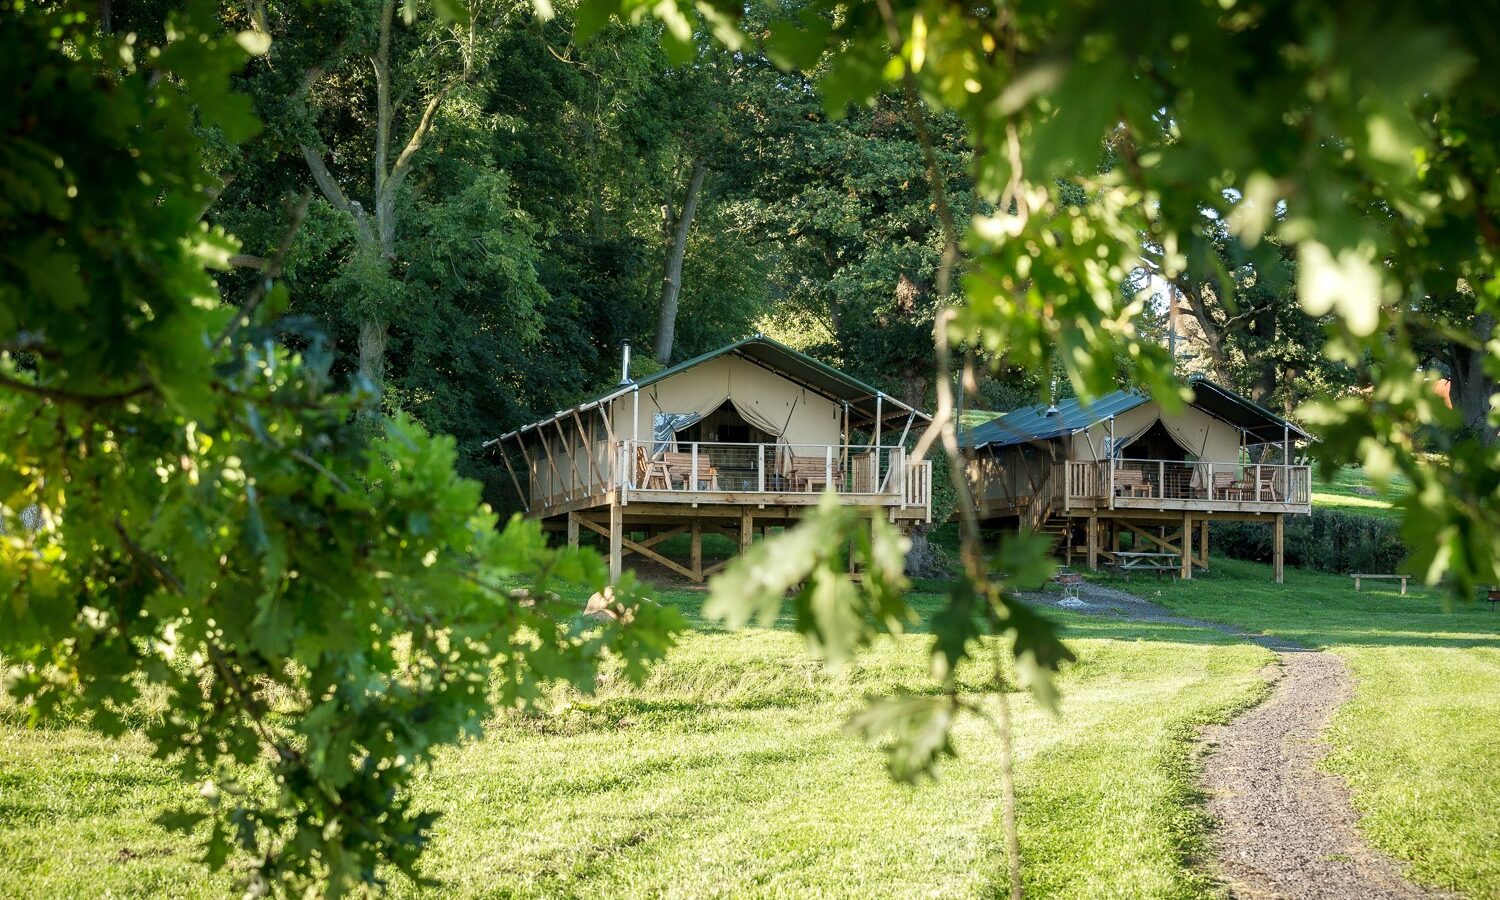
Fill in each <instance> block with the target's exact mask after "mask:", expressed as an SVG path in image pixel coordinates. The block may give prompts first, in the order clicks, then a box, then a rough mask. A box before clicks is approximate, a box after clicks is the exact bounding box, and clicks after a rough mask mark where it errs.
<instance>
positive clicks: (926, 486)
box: [901, 459, 932, 522]
mask: <svg viewBox="0 0 1500 900" xmlns="http://www.w3.org/2000/svg"><path fill="white" fill-rule="evenodd" d="M903 471H904V474H905V481H906V490H905V491H904V492H903V494H902V498H901V505H902V506H905V507H908V508H917V509H925V510H927V521H929V522H931V521H932V460H930V459H924V460H919V461H917V462H910V463H907V464H906V466H905V468H904V470H903Z"/></svg>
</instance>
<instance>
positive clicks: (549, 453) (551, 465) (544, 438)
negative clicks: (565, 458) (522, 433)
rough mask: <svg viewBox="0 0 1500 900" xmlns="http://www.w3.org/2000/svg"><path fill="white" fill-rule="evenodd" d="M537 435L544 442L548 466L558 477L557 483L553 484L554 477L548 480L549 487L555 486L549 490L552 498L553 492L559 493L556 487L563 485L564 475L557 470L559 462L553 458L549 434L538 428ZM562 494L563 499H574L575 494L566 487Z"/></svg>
mask: <svg viewBox="0 0 1500 900" xmlns="http://www.w3.org/2000/svg"><path fill="white" fill-rule="evenodd" d="M536 436H537V439H538V440H540V441H541V442H542V452H543V453H545V454H547V468H549V469H551V470H552V474H553V476H554V477H556V478H557V483H556V484H553V483H552V479H550V478H549V479H548V480H547V481H548V487H549V488H554V490H549V491H547V498H548V499H549V500H550V499H551V498H552V496H553V494H555V493H557V492H556V490H555V488H557V487H559V486H561V485H562V480H563V477H562V473H561V472H559V471H558V470H557V463H556V462H554V461H553V459H552V448H551V447H550V446H548V441H547V435H545V434H543V433H542V431H541V429H537V435H536ZM562 495H563V499H564V500H572V499H573V495H572V494H570V493H568V491H567V490H566V489H564V490H563V492H562Z"/></svg>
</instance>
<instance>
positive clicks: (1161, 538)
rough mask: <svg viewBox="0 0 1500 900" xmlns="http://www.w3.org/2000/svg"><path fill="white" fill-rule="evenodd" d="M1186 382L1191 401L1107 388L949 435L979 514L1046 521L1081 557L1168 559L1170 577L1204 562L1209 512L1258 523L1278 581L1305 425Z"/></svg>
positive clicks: (1039, 524)
mask: <svg viewBox="0 0 1500 900" xmlns="http://www.w3.org/2000/svg"><path fill="white" fill-rule="evenodd" d="M1187 389H1188V393H1189V395H1190V398H1191V399H1190V400H1188V401H1187V402H1186V403H1185V404H1178V405H1176V406H1175V408H1174V405H1173V404H1169V403H1163V402H1160V401H1158V400H1157V399H1156V398H1153V397H1151V396H1149V395H1147V394H1145V393H1142V392H1139V391H1133V390H1129V391H1116V392H1114V393H1112V394H1109V395H1107V396H1104V397H1100V398H1098V399H1096V400H1094V401H1092V402H1089V403H1084V402H1082V401H1080V400H1078V399H1076V398H1073V399H1067V400H1061V401H1058V402H1057V403H1053V404H1038V405H1035V406H1028V407H1025V408H1023V409H1018V410H1015V411H1013V412H1010V413H1007V414H1005V415H1002V416H1000V417H998V418H996V419H994V420H992V421H989V422H986V423H984V424H983V425H980V426H977V427H975V428H973V429H968V430H966V431H965V432H964V433H963V434H962V435H961V441H960V443H961V444H962V445H963V446H964V448H965V450H966V453H967V456H968V462H967V466H968V475H969V480H970V483H971V485H972V486H973V489H974V491H975V496H976V498H977V500H978V504H979V507H980V512H981V516H982V517H983V518H984V519H985V520H986V521H988V522H990V523H991V524H996V525H1002V526H1010V527H1018V528H1023V529H1028V530H1033V531H1045V532H1050V533H1052V534H1054V535H1056V536H1057V537H1058V539H1059V543H1060V544H1061V545H1062V546H1063V547H1064V552H1065V553H1066V554H1067V555H1068V556H1069V558H1071V557H1072V556H1073V554H1074V552H1075V549H1076V550H1078V551H1079V552H1081V553H1082V554H1083V555H1084V558H1085V560H1086V563H1087V565H1088V566H1089V567H1090V568H1097V567H1098V565H1099V563H1100V561H1101V560H1102V561H1104V562H1106V563H1112V564H1115V565H1119V566H1121V567H1125V568H1132V567H1152V568H1164V567H1168V566H1170V567H1171V568H1173V569H1174V570H1175V571H1178V572H1179V573H1180V574H1181V575H1182V577H1184V578H1190V577H1192V569H1193V567H1194V566H1198V567H1206V566H1207V565H1208V524H1209V522H1210V521H1212V520H1214V519H1218V520H1248V521H1263V522H1266V523H1268V524H1270V525H1271V526H1272V527H1273V529H1274V531H1275V539H1274V541H1273V545H1274V554H1273V555H1274V560H1273V562H1274V564H1275V569H1276V572H1277V578H1278V580H1279V579H1280V569H1281V559H1282V555H1283V554H1282V533H1283V520H1284V517H1285V516H1287V515H1307V514H1309V513H1310V512H1311V482H1310V477H1311V475H1310V471H1309V469H1308V467H1307V466H1306V465H1303V464H1301V463H1299V462H1298V460H1297V452H1298V447H1299V445H1300V444H1301V443H1303V442H1305V441H1306V440H1308V435H1307V433H1306V432H1305V431H1303V430H1302V429H1301V428H1299V427H1297V426H1296V425H1295V424H1293V423H1292V422H1290V421H1287V420H1286V419H1283V418H1281V417H1280V416H1277V415H1276V414H1275V413H1273V412H1271V411H1270V410H1268V409H1266V408H1265V407H1263V406H1260V405H1259V404H1257V403H1254V402H1253V401H1251V400H1250V399H1248V398H1246V397H1244V396H1242V395H1240V394H1237V393H1235V392H1234V391H1231V390H1229V389H1228V388H1225V387H1223V386H1221V385H1217V384H1214V383H1213V382H1211V381H1208V380H1207V379H1203V378H1195V379H1193V380H1191V381H1190V382H1189V383H1188V385H1187ZM1195 527H1196V529H1197V534H1196V535H1195V534H1194V528H1195ZM1122 536H1126V537H1127V539H1128V540H1129V541H1130V542H1131V548H1130V549H1122V548H1121V538H1122ZM1195 537H1196V541H1195V539H1194V538H1195ZM1195 543H1196V544H1197V545H1198V546H1197V547H1196V548H1195V547H1194V544H1195Z"/></svg>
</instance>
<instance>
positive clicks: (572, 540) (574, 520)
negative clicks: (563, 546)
mask: <svg viewBox="0 0 1500 900" xmlns="http://www.w3.org/2000/svg"><path fill="white" fill-rule="evenodd" d="M568 546H569V547H573V548H575V549H576V548H577V547H578V514H577V513H568Z"/></svg>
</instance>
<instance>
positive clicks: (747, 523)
mask: <svg viewBox="0 0 1500 900" xmlns="http://www.w3.org/2000/svg"><path fill="white" fill-rule="evenodd" d="M754 533H755V514H754V513H752V512H751V511H750V510H749V509H748V508H746V509H742V510H740V552H741V553H744V552H745V551H746V550H749V549H750V536H751V535H753V534H754Z"/></svg>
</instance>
